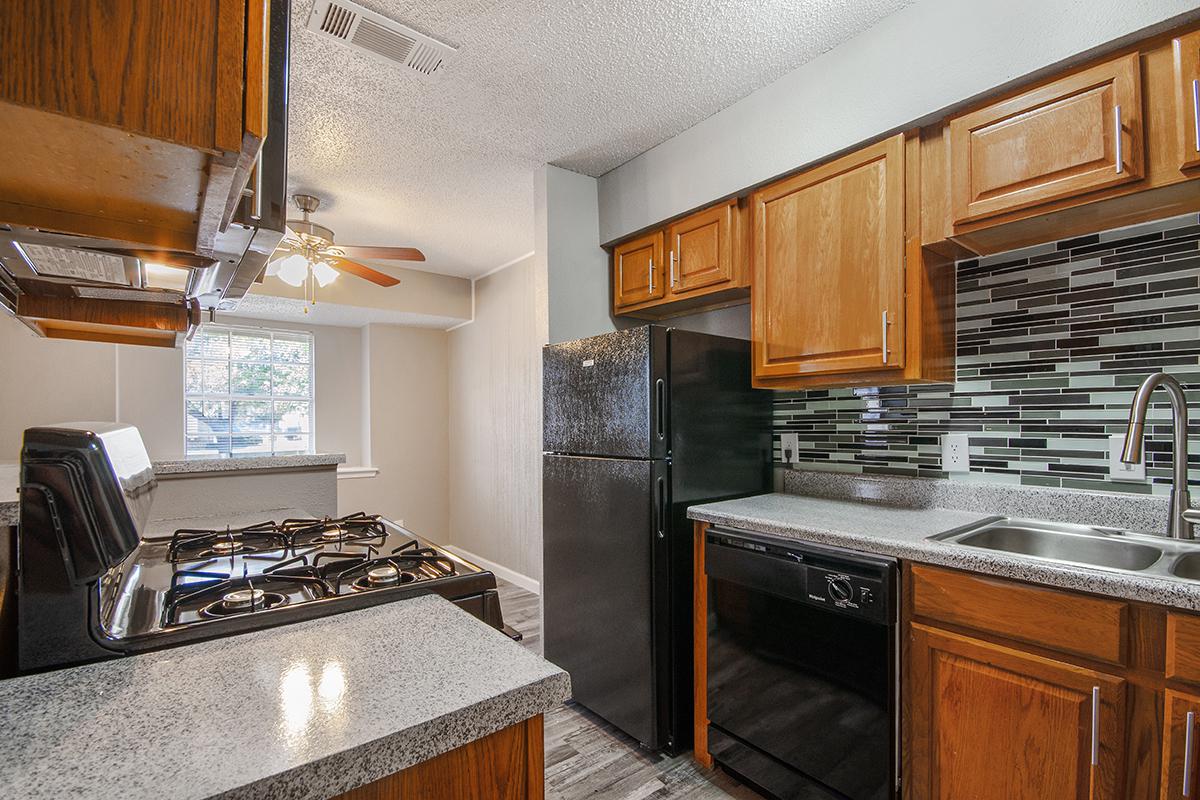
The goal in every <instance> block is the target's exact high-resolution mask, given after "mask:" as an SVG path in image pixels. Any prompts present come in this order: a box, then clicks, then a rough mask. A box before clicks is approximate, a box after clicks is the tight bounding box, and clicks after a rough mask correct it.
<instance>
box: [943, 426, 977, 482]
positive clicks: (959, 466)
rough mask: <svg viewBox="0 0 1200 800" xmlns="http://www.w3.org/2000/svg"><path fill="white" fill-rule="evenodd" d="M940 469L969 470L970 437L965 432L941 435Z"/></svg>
mask: <svg viewBox="0 0 1200 800" xmlns="http://www.w3.org/2000/svg"><path fill="white" fill-rule="evenodd" d="M942 469H943V470H945V471H946V472H970V471H971V455H970V439H969V438H968V437H967V434H965V433H947V434H945V435H944V436H942Z"/></svg>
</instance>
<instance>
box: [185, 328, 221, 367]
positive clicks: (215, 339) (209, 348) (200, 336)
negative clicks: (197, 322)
mask: <svg viewBox="0 0 1200 800" xmlns="http://www.w3.org/2000/svg"><path fill="white" fill-rule="evenodd" d="M187 354H188V357H189V358H193V357H194V358H219V359H222V360H225V359H228V358H229V331H227V330H222V329H221V328H215V329H214V328H212V327H201V328H200V330H199V332H197V334H196V336H194V337H193V338H192V341H190V342H188V349H187Z"/></svg>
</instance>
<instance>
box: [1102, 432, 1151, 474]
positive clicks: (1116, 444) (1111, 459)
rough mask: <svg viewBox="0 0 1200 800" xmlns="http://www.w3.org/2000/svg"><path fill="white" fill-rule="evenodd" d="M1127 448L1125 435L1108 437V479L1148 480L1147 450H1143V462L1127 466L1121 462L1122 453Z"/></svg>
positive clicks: (1115, 434) (1119, 434)
mask: <svg viewBox="0 0 1200 800" xmlns="http://www.w3.org/2000/svg"><path fill="white" fill-rule="evenodd" d="M1124 448H1125V434H1123V433H1114V434H1113V435H1112V436H1109V437H1108V477H1110V478H1112V479H1113V480H1114V481H1144V480H1146V450H1145V447H1143V448H1142V460H1141V461H1139V462H1138V463H1136V464H1126V463H1125V462H1124V461H1122V460H1121V451H1122V450H1123V449H1124Z"/></svg>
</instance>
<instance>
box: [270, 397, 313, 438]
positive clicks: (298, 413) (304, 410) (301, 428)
mask: <svg viewBox="0 0 1200 800" xmlns="http://www.w3.org/2000/svg"><path fill="white" fill-rule="evenodd" d="M311 430H312V426H311V425H310V424H309V404H308V403H306V402H301V401H299V400H276V401H275V432H276V433H292V432H299V433H308V432H309V431H311Z"/></svg>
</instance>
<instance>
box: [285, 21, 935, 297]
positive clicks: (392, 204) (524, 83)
mask: <svg viewBox="0 0 1200 800" xmlns="http://www.w3.org/2000/svg"><path fill="white" fill-rule="evenodd" d="M361 2H362V5H364V6H366V7H368V8H370V9H372V10H374V11H378V12H380V13H382V14H384V15H386V16H388V17H390V18H392V19H395V20H397V21H399V22H402V23H404V24H406V25H409V26H410V27H413V28H415V29H417V30H419V31H421V32H423V33H426V34H428V35H431V36H434V37H435V38H438V39H441V40H443V41H446V42H448V43H449V44H452V45H455V46H457V47H458V48H459V52H458V54H457V55H456V56H455V57H454V59H453V60H452V61H451V62H450V63H449V64H448V65H447V66H446V67H445V68H444V69H443V70H442V71H441V73H440V74H439V76H438V77H437V78H436V79H434V80H432V81H426V80H423V79H421V78H420V77H419V76H418V75H416V74H414V73H412V72H411V71H409V70H406V69H404V68H403V67H402V66H400V65H394V66H393V65H391V64H386V63H384V62H380V61H377V60H375V59H373V58H371V57H369V56H367V55H364V54H360V53H358V52H356V51H354V50H351V49H349V48H345V47H342V46H340V45H338V44H337V43H335V42H333V41H331V40H327V39H323V38H321V37H320V36H318V35H317V34H314V33H312V32H310V31H308V30H307V29H306V28H305V25H306V23H307V21H308V14H309V11H310V10H311V8H312V2H311V0H296V2H295V3H294V5H293V22H292V35H293V44H292V69H291V81H292V83H291V116H290V124H291V132H290V143H289V144H290V152H289V178H290V184H291V187H292V188H293V190H299V189H303V190H307V191H311V192H312V193H314V194H317V195H318V196H320V197H322V198H323V199H324V200H325V201H326V205H325V206H323V207H322V208H321V210H320V211H319V212H318V213H317V217H316V219H317V221H319V222H321V223H323V224H325V225H329V226H331V227H333V228H334V229H335V230H336V232H337V238H338V240H339V241H341V242H344V243H347V244H397V245H413V246H416V247H420V248H421V249H422V250H424V252H425V254H426V256H427V257H428V259H429V260H428V261H427V262H426V264H425V265H424V268H425V269H428V270H430V271H434V272H441V273H445V274H452V275H460V276H465V277H471V276H476V275H480V274H482V273H484V272H487V271H488V270H490V269H493V268H495V267H497V266H499V265H500V264H503V263H505V262H508V261H511V260H512V259H514V258H517V257H519V256H521V255H523V254H525V253H528V252H530V251H531V250H533V246H534V242H533V239H534V232H533V226H534V220H533V213H534V212H533V178H534V172H535V170H536V169H537V168H538V167H539V166H541V165H542V164H547V163H550V164H555V165H558V166H561V167H564V168H566V169H571V170H575V171H577V172H582V173H586V174H588V175H600V174H602V173H604V172H607V171H608V170H610V169H613V168H614V167H616V166H619V165H620V164H622V163H624V162H625V161H628V160H629V159H630V158H633V157H634V156H636V155H638V154H639V153H642V152H644V151H645V150H648V149H649V148H651V147H653V146H654V145H656V144H658V143H659V142H661V141H663V140H665V139H668V138H670V137H671V136H674V135H675V134H677V133H679V132H680V131H682V130H684V129H686V128H688V127H690V126H691V125H694V124H695V123H697V122H699V121H700V120H702V119H704V118H705V117H708V116H710V115H711V114H713V113H715V112H717V111H719V110H720V109H722V108H724V107H725V106H728V105H730V104H731V103H733V102H735V101H737V100H738V99H740V98H742V97H744V96H745V95H747V94H749V93H750V92H752V91H753V90H755V89H757V88H758V87H760V86H763V85H765V84H767V83H769V82H771V81H772V80H774V79H775V78H778V77H779V76H780V75H782V74H784V73H785V72H787V71H789V70H792V69H794V68H796V67H798V66H799V65H801V64H803V63H805V62H806V61H809V60H810V59H812V58H814V57H815V56H817V55H820V54H821V53H822V52H824V51H826V50H828V49H830V48H832V47H834V46H836V45H837V44H839V43H841V42H843V41H845V40H846V39H849V38H850V37H852V36H854V35H855V34H856V33H858V32H859V31H861V30H864V29H866V28H867V27H870V26H871V25H872V24H874V23H875V22H876V21H878V20H879V19H880V18H882V17H883V16H885V15H887V14H889V13H891V12H893V11H896V10H897V9H899V8H901V7H903V6H905V5H908V4H909V3H911V2H912V0H763V1H762V2H749V1H747V2H718V1H717V0H708V1H707V2H706V1H705V0H660V1H659V2H645V0H611V1H610V2H567V1H566V0H549V2H536V1H534V0H513V1H512V2H488V1H486V0H426V1H425V2H412V1H411V0H361ZM814 113H819V110H818V109H814ZM797 135H803V132H802V131H797Z"/></svg>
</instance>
